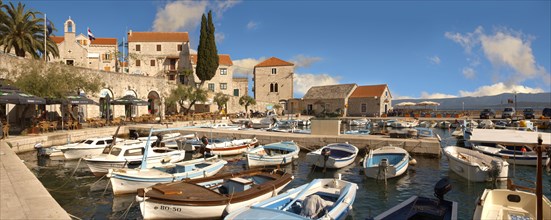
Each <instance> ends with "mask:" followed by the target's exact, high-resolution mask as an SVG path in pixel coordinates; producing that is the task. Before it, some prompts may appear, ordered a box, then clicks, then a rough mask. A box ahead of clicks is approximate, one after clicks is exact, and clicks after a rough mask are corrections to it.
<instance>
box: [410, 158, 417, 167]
mask: <svg viewBox="0 0 551 220" xmlns="http://www.w3.org/2000/svg"><path fill="white" fill-rule="evenodd" d="M409 165H412V166H415V165H417V160H416V159H415V158H413V157H411V156H409Z"/></svg>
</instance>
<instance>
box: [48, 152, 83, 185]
mask: <svg viewBox="0 0 551 220" xmlns="http://www.w3.org/2000/svg"><path fill="white" fill-rule="evenodd" d="M80 161H82V157H81V158H80V159H79V160H78V163H77V166H76V167H75V170H73V173H71V175H70V176H69V177H68V179H67V180H66V181H65V183H63V184H62V185H61V186H59V187H57V188H54V189H48V188H46V189H48V191H57V190H60V189H61V188H63V187H64V186H65V185H67V183H69V182H71V178H72V177H73V175H75V173H76V172H77V169H78V167H79V166H80Z"/></svg>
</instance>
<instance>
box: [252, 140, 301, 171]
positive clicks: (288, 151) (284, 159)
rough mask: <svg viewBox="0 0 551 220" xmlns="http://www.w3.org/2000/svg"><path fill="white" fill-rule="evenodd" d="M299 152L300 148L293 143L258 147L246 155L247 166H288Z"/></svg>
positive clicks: (285, 142) (286, 142) (296, 157)
mask: <svg viewBox="0 0 551 220" xmlns="http://www.w3.org/2000/svg"><path fill="white" fill-rule="evenodd" d="M270 152H272V153H270ZM274 152H275V153H274ZM299 152H300V148H299V147H298V146H297V145H296V144H295V143H294V142H293V141H284V142H278V143H272V144H267V145H264V146H258V147H256V148H253V149H251V150H249V151H248V153H247V154H246V158H247V166H249V167H259V166H278V165H285V164H289V163H291V162H293V160H296V159H298V153H299Z"/></svg>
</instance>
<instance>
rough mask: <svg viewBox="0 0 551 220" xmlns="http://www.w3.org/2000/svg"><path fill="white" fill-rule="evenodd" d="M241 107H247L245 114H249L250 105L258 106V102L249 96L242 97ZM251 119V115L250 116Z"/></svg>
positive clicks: (240, 100)
mask: <svg viewBox="0 0 551 220" xmlns="http://www.w3.org/2000/svg"><path fill="white" fill-rule="evenodd" d="M239 105H242V106H245V114H247V115H248V114H249V112H248V111H249V106H250V105H256V100H254V98H253V97H250V96H248V95H244V96H241V98H239ZM249 117H250V115H249Z"/></svg>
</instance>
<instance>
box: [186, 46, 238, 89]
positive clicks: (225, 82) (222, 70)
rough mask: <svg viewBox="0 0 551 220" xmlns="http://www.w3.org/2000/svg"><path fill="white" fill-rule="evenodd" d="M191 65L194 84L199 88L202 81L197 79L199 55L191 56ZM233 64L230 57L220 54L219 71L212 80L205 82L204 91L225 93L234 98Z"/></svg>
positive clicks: (217, 70)
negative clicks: (196, 69) (196, 68)
mask: <svg viewBox="0 0 551 220" xmlns="http://www.w3.org/2000/svg"><path fill="white" fill-rule="evenodd" d="M190 61H191V65H192V68H193V83H194V84H195V85H196V86H199V84H200V83H201V80H199V77H197V74H196V71H195V67H196V66H197V54H191V58H190ZM232 66H233V62H232V60H231V57H230V55H227V54H219V55H218V69H216V73H215V74H214V76H213V77H212V79H210V80H207V81H205V83H204V84H203V87H202V89H205V90H207V91H209V92H213V93H218V92H221V93H224V94H226V95H230V96H233V89H234V83H233V68H232Z"/></svg>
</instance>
